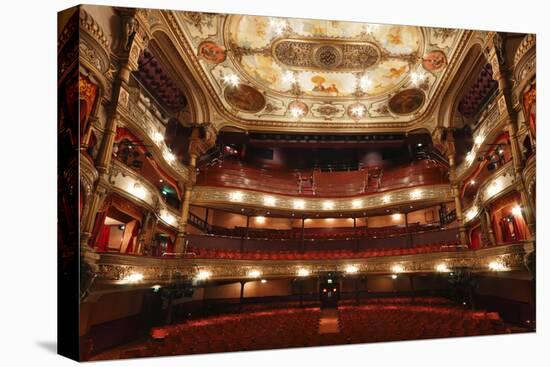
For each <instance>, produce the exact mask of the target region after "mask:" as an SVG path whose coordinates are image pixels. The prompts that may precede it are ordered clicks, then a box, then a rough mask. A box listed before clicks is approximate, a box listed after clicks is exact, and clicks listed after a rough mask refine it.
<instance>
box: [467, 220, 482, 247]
mask: <svg viewBox="0 0 550 367" xmlns="http://www.w3.org/2000/svg"><path fill="white" fill-rule="evenodd" d="M481 245H482V241H481V227H480V226H479V225H478V226H477V227H475V228H474V229H472V231H471V232H470V248H471V249H472V250H475V249H478V248H480V247H481Z"/></svg>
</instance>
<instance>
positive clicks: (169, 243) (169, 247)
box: [166, 237, 175, 254]
mask: <svg viewBox="0 0 550 367" xmlns="http://www.w3.org/2000/svg"><path fill="white" fill-rule="evenodd" d="M174 242H175V241H173V240H172V237H168V240H167V241H166V252H168V253H169V254H171V253H173V252H174Z"/></svg>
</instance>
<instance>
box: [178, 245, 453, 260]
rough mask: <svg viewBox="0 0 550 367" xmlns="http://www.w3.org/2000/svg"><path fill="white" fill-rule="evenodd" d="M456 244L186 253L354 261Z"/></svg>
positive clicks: (209, 256)
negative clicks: (354, 248) (354, 249)
mask: <svg viewBox="0 0 550 367" xmlns="http://www.w3.org/2000/svg"><path fill="white" fill-rule="evenodd" d="M457 250H459V247H458V246H457V244H456V243H435V244H429V245H424V246H419V247H410V248H388V249H384V248H374V249H367V250H359V251H353V250H352V249H348V250H346V249H342V250H313V251H307V252H304V253H301V252H299V251H243V252H240V251H238V250H227V249H211V248H200V247H189V249H188V251H189V252H190V253H193V254H194V255H195V257H197V258H204V259H232V260H324V259H356V258H369V257H380V256H402V255H416V254H424V253H432V252H442V251H445V252H448V251H457Z"/></svg>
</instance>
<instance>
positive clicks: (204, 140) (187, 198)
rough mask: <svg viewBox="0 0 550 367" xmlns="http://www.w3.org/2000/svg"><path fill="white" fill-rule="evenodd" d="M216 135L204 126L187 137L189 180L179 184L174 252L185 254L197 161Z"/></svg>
mask: <svg viewBox="0 0 550 367" xmlns="http://www.w3.org/2000/svg"><path fill="white" fill-rule="evenodd" d="M216 138H217V134H216V131H215V130H214V128H213V126H212V125H211V124H204V125H199V126H195V127H193V130H192V132H191V136H190V137H189V149H188V152H189V165H188V169H189V176H190V177H189V179H188V181H187V182H180V185H181V186H182V188H183V191H184V195H183V202H182V204H181V216H180V221H179V225H178V234H177V237H176V243H175V252H176V253H177V254H185V253H186V252H187V246H186V241H185V230H186V227H187V220H188V219H189V204H190V203H191V194H192V192H193V187H194V185H195V183H196V181H197V172H196V170H197V159H198V158H199V156H201V155H202V154H204V153H206V152H207V151H208V149H210V148H211V147H212V146H213V145H214V144H215V143H216Z"/></svg>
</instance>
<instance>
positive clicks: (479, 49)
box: [437, 40, 488, 128]
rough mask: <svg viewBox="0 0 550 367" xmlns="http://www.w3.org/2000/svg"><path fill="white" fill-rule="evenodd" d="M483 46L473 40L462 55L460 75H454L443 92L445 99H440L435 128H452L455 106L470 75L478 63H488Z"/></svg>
mask: <svg viewBox="0 0 550 367" xmlns="http://www.w3.org/2000/svg"><path fill="white" fill-rule="evenodd" d="M483 47H484V46H483V45H482V44H481V43H480V41H479V40H474V42H473V44H472V45H471V46H470V47H469V49H468V52H466V53H465V54H464V57H463V58H462V60H461V64H460V68H459V70H460V71H461V72H460V73H456V74H455V76H454V78H453V80H452V82H451V83H450V86H449V88H448V89H447V90H446V91H445V97H444V98H443V99H442V101H441V104H440V108H439V111H438V118H437V127H439V128H453V127H455V126H454V117H455V114H456V112H457V105H458V102H459V98H460V96H461V94H462V93H463V92H464V88H465V86H466V84H467V83H468V82H469V81H470V79H471V73H472V71H473V70H475V68H476V67H477V66H478V65H479V63H480V62H483V61H485V62H488V61H487V59H486V57H485V55H484V53H483Z"/></svg>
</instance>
